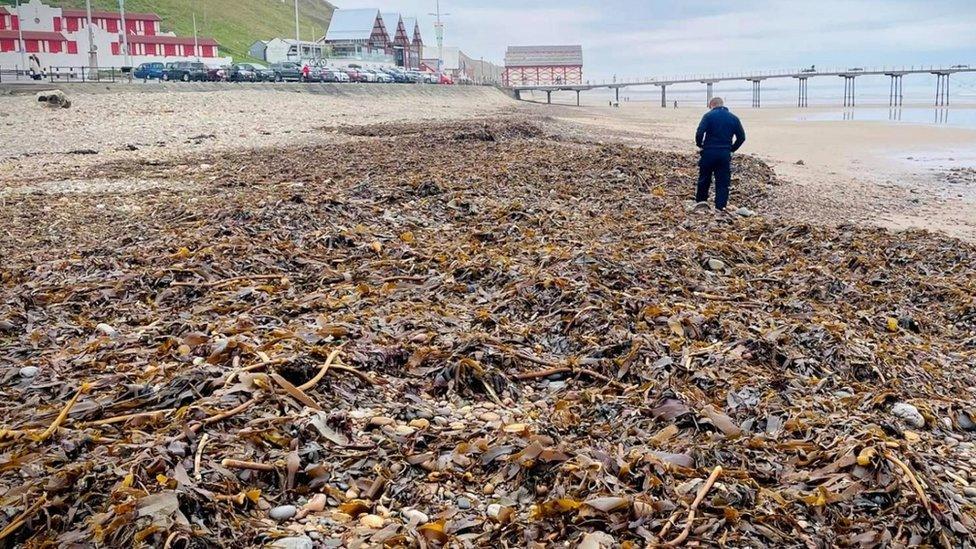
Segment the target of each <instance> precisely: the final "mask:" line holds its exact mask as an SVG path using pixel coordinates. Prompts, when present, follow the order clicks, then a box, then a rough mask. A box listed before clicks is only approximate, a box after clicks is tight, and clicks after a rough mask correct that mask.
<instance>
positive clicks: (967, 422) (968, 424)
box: [956, 412, 976, 431]
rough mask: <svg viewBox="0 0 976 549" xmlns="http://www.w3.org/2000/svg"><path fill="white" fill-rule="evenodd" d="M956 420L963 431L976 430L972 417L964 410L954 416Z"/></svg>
mask: <svg viewBox="0 0 976 549" xmlns="http://www.w3.org/2000/svg"><path fill="white" fill-rule="evenodd" d="M956 422H958V423H959V427H960V428H961V429H962V430H963V431H973V430H976V423H973V420H972V418H970V417H969V414H967V413H966V412H960V413H959V417H957V418H956Z"/></svg>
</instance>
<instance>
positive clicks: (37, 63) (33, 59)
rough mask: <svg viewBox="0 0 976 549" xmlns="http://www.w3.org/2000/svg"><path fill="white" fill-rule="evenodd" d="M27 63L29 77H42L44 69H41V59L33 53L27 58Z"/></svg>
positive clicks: (34, 78) (36, 78) (38, 78)
mask: <svg viewBox="0 0 976 549" xmlns="http://www.w3.org/2000/svg"><path fill="white" fill-rule="evenodd" d="M27 60H28V65H29V66H30V71H29V73H30V77H31V79H33V80H40V79H41V78H43V77H44V71H42V70H41V59H40V58H39V57H37V56H36V55H34V54H31V55H30V57H28V58H27Z"/></svg>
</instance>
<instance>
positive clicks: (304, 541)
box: [270, 536, 315, 549]
mask: <svg viewBox="0 0 976 549" xmlns="http://www.w3.org/2000/svg"><path fill="white" fill-rule="evenodd" d="M270 547H273V548H274V549H314V547H315V543H314V542H313V541H312V538H310V537H308V536H296V537H292V538H281V539H276V540H275V541H274V543H272V544H271V545H270Z"/></svg>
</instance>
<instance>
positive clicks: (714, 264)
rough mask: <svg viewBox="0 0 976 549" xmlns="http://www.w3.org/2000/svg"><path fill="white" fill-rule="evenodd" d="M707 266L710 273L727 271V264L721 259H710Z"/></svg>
mask: <svg viewBox="0 0 976 549" xmlns="http://www.w3.org/2000/svg"><path fill="white" fill-rule="evenodd" d="M707 265H708V269H709V270H710V271H724V270H725V262H724V261H722V260H721V259H715V258H712V259H709V260H708V262H707Z"/></svg>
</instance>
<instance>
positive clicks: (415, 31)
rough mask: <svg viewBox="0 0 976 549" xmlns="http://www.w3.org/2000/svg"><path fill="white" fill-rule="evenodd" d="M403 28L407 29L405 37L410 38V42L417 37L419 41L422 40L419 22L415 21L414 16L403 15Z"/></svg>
mask: <svg viewBox="0 0 976 549" xmlns="http://www.w3.org/2000/svg"><path fill="white" fill-rule="evenodd" d="M403 28H404V29H406V30H407V37H408V38H410V41H411V42H412V41H414V40H417V39H418V38H419V39H420V41H421V42H422V41H423V38H421V37H420V24H419V23H417V18H416V17H404V18H403Z"/></svg>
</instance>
